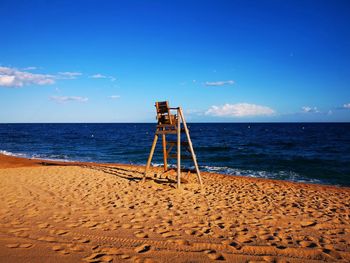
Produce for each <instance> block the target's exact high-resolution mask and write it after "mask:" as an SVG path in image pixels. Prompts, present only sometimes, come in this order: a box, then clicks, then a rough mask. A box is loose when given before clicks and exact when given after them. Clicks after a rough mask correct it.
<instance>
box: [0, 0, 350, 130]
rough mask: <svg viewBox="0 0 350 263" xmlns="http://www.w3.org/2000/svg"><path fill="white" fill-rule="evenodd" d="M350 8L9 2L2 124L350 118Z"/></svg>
mask: <svg viewBox="0 0 350 263" xmlns="http://www.w3.org/2000/svg"><path fill="white" fill-rule="evenodd" d="M349 14H350V1H347V0H344V1H337V0H332V1H330V0H329V1H323V0H319V1H316V0H315V1H309V0H304V1H297V0H293V1H289V0H285V1H282V0H259V1H252V0H242V1H235V0H231V1H217V0H216V1H161V0H148V1H141V0H140V1H132V0H131V1H126V0H125V1H103V0H102V1H101V0H100V1H97V0H95V1H92V0H84V1H71V0H70V1H64V0H61V1H55V0H52V1H38V0H33V1H24V0H23V1H16V0H1V1H0V25H1V34H0V106H1V110H0V123H16V122H20V123H23V122H25V123H33V122H155V108H154V102H155V101H163V100H168V101H169V103H170V105H171V106H172V107H177V106H181V107H182V108H183V110H184V113H185V116H186V119H187V120H188V121H190V122H349V121H350V16H349Z"/></svg>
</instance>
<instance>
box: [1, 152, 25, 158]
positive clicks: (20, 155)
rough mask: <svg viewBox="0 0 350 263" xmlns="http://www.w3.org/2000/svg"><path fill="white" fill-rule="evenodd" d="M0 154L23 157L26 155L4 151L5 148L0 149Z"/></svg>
mask: <svg viewBox="0 0 350 263" xmlns="http://www.w3.org/2000/svg"><path fill="white" fill-rule="evenodd" d="M0 154H3V155H7V156H15V157H25V156H26V155H25V154H23V153H13V152H8V151H5V150H0Z"/></svg>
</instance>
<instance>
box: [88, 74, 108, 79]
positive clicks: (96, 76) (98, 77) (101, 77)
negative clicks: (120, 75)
mask: <svg viewBox="0 0 350 263" xmlns="http://www.w3.org/2000/svg"><path fill="white" fill-rule="evenodd" d="M90 78H93V79H106V78H107V76H105V75H102V74H100V73H98V74H94V75H91V76H90Z"/></svg>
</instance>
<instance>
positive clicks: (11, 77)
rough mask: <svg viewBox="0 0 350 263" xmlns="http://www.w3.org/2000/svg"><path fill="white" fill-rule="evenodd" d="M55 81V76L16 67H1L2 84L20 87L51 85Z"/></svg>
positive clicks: (0, 84)
mask: <svg viewBox="0 0 350 263" xmlns="http://www.w3.org/2000/svg"><path fill="white" fill-rule="evenodd" d="M54 83H55V76H54V75H48V74H34V73H31V72H27V71H23V70H18V69H16V68H9V67H0V86H3V87H8V88H19V87H23V86H26V85H50V84H54Z"/></svg>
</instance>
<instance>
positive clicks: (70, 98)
mask: <svg viewBox="0 0 350 263" xmlns="http://www.w3.org/2000/svg"><path fill="white" fill-rule="evenodd" d="M50 100H53V101H55V102H57V103H62V104H63V103H67V102H71V101H76V102H87V101H88V100H89V99H88V98H86V97H80V96H51V97H50Z"/></svg>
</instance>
